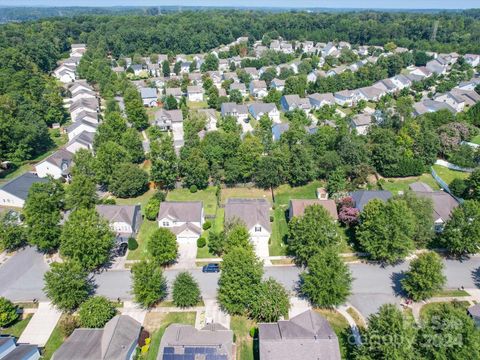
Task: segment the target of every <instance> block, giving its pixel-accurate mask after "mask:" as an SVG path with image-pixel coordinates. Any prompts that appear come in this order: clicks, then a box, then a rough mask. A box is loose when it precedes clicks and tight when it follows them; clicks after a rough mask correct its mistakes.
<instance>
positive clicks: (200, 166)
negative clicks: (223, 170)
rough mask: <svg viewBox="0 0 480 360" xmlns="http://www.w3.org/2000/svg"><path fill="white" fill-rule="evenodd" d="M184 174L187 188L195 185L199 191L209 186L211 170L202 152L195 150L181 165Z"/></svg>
mask: <svg viewBox="0 0 480 360" xmlns="http://www.w3.org/2000/svg"><path fill="white" fill-rule="evenodd" d="M181 168H182V173H183V174H184V178H183V181H184V184H185V187H188V188H189V187H190V186H192V185H195V186H196V187H197V188H198V189H205V188H206V187H207V186H208V178H209V169H208V162H207V160H205V158H204V157H203V156H202V154H201V153H200V151H198V150H197V149H194V150H193V151H192V152H191V153H190V154H189V156H188V157H187V158H186V159H185V160H183V162H182V163H181Z"/></svg>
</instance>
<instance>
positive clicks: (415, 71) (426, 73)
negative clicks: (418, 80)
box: [410, 66, 432, 78]
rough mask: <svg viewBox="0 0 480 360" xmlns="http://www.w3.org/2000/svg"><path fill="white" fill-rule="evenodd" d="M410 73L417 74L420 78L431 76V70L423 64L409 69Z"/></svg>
mask: <svg viewBox="0 0 480 360" xmlns="http://www.w3.org/2000/svg"><path fill="white" fill-rule="evenodd" d="M410 74H412V75H418V76H420V77H422V78H428V77H430V76H432V72H431V71H430V70H428V69H427V68H426V67H425V66H421V67H417V68H415V69H413V70H412V71H410Z"/></svg>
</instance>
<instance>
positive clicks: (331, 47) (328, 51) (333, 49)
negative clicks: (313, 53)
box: [322, 42, 338, 58]
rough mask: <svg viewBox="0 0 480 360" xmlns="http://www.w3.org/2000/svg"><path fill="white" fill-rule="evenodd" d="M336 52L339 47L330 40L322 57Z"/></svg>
mask: <svg viewBox="0 0 480 360" xmlns="http://www.w3.org/2000/svg"><path fill="white" fill-rule="evenodd" d="M336 52H338V49H337V47H336V46H335V44H334V43H332V42H329V43H328V44H327V45H325V47H324V48H323V49H322V57H324V58H326V57H327V56H333V55H334V54H335V53H336Z"/></svg>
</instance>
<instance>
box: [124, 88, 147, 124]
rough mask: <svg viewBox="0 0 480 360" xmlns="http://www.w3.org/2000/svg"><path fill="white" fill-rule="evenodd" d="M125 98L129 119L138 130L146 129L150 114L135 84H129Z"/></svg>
mask: <svg viewBox="0 0 480 360" xmlns="http://www.w3.org/2000/svg"><path fill="white" fill-rule="evenodd" d="M123 99H124V101H125V112H126V114H127V118H128V121H129V122H130V123H132V124H133V126H134V127H135V128H136V129H138V130H141V129H145V128H146V127H147V126H148V116H147V112H146V111H145V108H144V107H143V102H142V99H141V97H140V93H139V92H138V91H137V89H136V88H135V87H134V86H129V87H128V88H127V89H126V90H125V92H124V94H123Z"/></svg>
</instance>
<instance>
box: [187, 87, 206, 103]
mask: <svg viewBox="0 0 480 360" xmlns="http://www.w3.org/2000/svg"><path fill="white" fill-rule="evenodd" d="M187 98H188V101H203V88H202V87H201V86H188V87H187Z"/></svg>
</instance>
